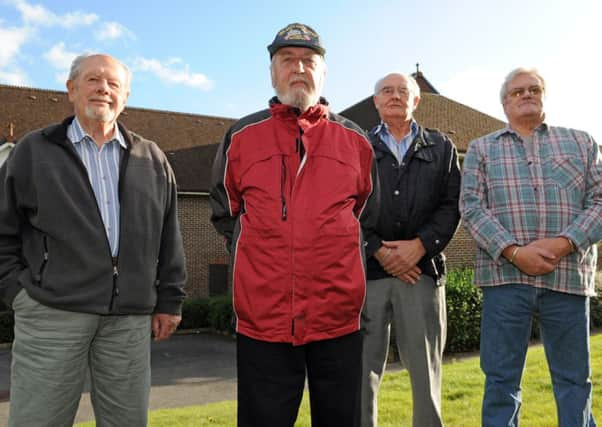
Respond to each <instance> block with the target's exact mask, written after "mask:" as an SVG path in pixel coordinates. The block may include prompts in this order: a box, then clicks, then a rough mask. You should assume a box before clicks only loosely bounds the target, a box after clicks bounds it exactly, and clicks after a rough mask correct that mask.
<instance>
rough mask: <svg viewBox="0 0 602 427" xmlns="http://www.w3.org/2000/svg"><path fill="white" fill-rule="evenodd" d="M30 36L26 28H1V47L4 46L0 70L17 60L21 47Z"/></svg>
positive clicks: (0, 59) (0, 53) (0, 54)
mask: <svg viewBox="0 0 602 427" xmlns="http://www.w3.org/2000/svg"><path fill="white" fill-rule="evenodd" d="M1 23H2V22H1V21H0V24H1ZM29 36H30V31H29V30H28V29H26V28H17V27H12V28H0V46H2V49H0V69H2V68H4V67H6V66H7V65H8V64H9V63H11V62H13V61H14V60H15V57H16V55H17V54H18V53H19V51H20V49H21V46H22V45H23V44H24V43H25V42H26V41H27V39H28V38H29Z"/></svg>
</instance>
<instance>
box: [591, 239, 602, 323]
mask: <svg viewBox="0 0 602 427" xmlns="http://www.w3.org/2000/svg"><path fill="white" fill-rule="evenodd" d="M600 250H602V248H601V249H600ZM596 292H597V293H598V296H597V297H593V298H590V300H589V319H590V327H591V328H601V327H602V271H598V272H597V273H596Z"/></svg>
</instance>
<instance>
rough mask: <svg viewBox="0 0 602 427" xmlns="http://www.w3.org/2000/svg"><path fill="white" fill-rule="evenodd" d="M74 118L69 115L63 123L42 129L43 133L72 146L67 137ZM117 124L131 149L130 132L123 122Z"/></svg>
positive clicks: (56, 142)
mask: <svg viewBox="0 0 602 427" xmlns="http://www.w3.org/2000/svg"><path fill="white" fill-rule="evenodd" d="M74 118H75V116H69V117H67V118H66V119H65V120H63V121H62V122H61V123H58V124H54V125H51V126H49V127H47V128H46V129H44V130H43V131H42V133H43V134H44V136H46V137H47V138H48V139H49V140H50V141H52V142H54V143H55V144H59V145H64V146H72V145H73V144H71V141H69V138H67V128H68V127H69V125H70V124H71V122H73V119H74ZM117 126H119V131H120V132H121V135H123V139H124V140H125V144H126V145H127V149H128V150H129V149H130V148H131V147H132V138H131V136H130V132H129V131H128V130H127V128H126V127H125V126H124V125H123V124H121V123H119V122H117Z"/></svg>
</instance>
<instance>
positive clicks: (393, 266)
mask: <svg viewBox="0 0 602 427" xmlns="http://www.w3.org/2000/svg"><path fill="white" fill-rule="evenodd" d="M425 254H426V250H425V249H424V246H423V245H422V241H421V240H420V239H419V238H415V239H413V240H395V241H383V242H382V246H381V247H380V248H379V249H378V250H377V251H376V252H375V253H374V258H376V260H377V261H378V262H379V263H380V265H381V266H382V268H383V269H384V270H385V271H386V272H387V273H389V274H390V275H392V276H395V277H397V278H398V279H400V280H403V281H404V282H407V283H410V284H412V285H414V284H416V282H418V279H419V278H420V274H421V273H422V271H421V270H420V268H419V267H418V262H419V261H420V260H421V259H422V257H423V256H424V255H425Z"/></svg>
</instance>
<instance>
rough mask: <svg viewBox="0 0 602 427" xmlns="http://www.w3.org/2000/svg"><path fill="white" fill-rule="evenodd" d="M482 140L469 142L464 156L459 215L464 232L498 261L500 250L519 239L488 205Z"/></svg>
mask: <svg viewBox="0 0 602 427" xmlns="http://www.w3.org/2000/svg"><path fill="white" fill-rule="evenodd" d="M483 143H484V140H482V139H480V140H475V141H473V142H471V143H470V145H469V146H468V151H467V153H466V157H465V158H464V167H463V170H462V188H461V191H460V214H461V215H462V223H463V225H464V227H465V228H466V231H468V233H469V234H470V235H471V236H472V237H473V238H474V239H475V241H476V243H477V246H478V247H480V248H482V249H483V250H484V251H486V252H487V253H488V254H489V256H490V257H491V258H492V259H493V260H494V261H496V262H499V259H500V256H501V254H502V252H503V250H504V249H505V248H506V247H508V246H510V245H513V244H517V243H518V242H517V240H516V238H515V237H514V236H513V235H512V233H510V232H509V231H508V230H507V229H506V228H505V227H504V226H503V225H502V224H501V223H500V222H499V221H498V219H497V218H496V217H495V216H494V215H493V214H492V213H491V211H490V210H489V209H488V208H487V193H488V189H487V183H486V182H485V162H486V160H485V156H484V154H483V153H482V151H483Z"/></svg>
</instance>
